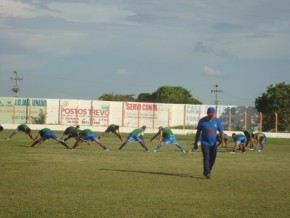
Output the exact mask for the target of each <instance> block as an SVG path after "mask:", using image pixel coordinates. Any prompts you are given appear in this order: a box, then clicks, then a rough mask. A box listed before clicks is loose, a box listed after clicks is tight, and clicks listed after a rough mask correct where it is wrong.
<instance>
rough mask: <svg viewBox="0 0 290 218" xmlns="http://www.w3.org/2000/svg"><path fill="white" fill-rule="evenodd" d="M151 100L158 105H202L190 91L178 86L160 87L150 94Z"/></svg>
mask: <svg viewBox="0 0 290 218" xmlns="http://www.w3.org/2000/svg"><path fill="white" fill-rule="evenodd" d="M152 100H153V101H154V102H159V103H175V104H202V102H200V101H199V100H197V99H195V98H193V97H192V95H191V94H190V91H188V90H187V89H185V88H182V87H180V86H162V87H160V88H159V89H157V90H156V91H155V92H153V93H152Z"/></svg>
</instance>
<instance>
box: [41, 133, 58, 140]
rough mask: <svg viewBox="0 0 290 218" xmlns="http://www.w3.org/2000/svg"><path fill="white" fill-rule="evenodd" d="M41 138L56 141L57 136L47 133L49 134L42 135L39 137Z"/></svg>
mask: <svg viewBox="0 0 290 218" xmlns="http://www.w3.org/2000/svg"><path fill="white" fill-rule="evenodd" d="M41 138H42V139H43V140H46V139H54V140H56V139H57V136H56V135H55V133H54V132H49V133H45V134H42V135H41Z"/></svg>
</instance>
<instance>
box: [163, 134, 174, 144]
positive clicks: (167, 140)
mask: <svg viewBox="0 0 290 218" xmlns="http://www.w3.org/2000/svg"><path fill="white" fill-rule="evenodd" d="M162 141H163V142H164V143H165V144H177V141H176V137H175V136H174V135H170V136H166V137H164V138H163V139H162Z"/></svg>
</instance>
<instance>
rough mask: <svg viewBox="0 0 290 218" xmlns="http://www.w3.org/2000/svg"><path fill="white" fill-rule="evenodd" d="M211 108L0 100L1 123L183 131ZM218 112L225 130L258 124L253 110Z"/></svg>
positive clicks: (222, 108) (222, 107) (221, 109)
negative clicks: (179, 129) (163, 128)
mask: <svg viewBox="0 0 290 218" xmlns="http://www.w3.org/2000/svg"><path fill="white" fill-rule="evenodd" d="M210 106H213V105H188V104H164V103H144V102H110V101H98V100H78V99H36V98H13V97H0V123H2V124H3V123H7V124H21V123H28V124H48V125H65V126H70V125H82V126H92V127H105V126H108V125H109V124H111V123H114V124H118V125H120V126H122V127H128V128H137V127H140V126H143V125H146V126H147V127H148V128H153V129H154V128H158V127H159V126H169V127H181V128H185V126H194V127H195V126H196V125H197V123H198V121H199V119H200V118H202V117H203V116H205V115H206V111H207V108H208V107H210ZM217 112H218V113H217V116H218V117H219V118H220V119H221V121H222V123H223V125H224V126H225V129H229V130H230V127H231V128H235V127H240V128H245V127H246V128H256V127H257V126H258V123H259V116H258V113H257V112H256V110H255V108H253V107H238V106H234V105H219V106H218V110H217Z"/></svg>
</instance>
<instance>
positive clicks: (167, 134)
mask: <svg viewBox="0 0 290 218" xmlns="http://www.w3.org/2000/svg"><path fill="white" fill-rule="evenodd" d="M158 135H159V143H158V145H157V147H156V148H155V150H154V152H157V151H158V150H159V149H160V148H161V147H162V146H163V145H164V144H174V145H176V146H177V147H178V149H179V150H180V151H182V152H183V153H186V152H185V150H184V149H183V147H182V146H181V145H180V144H179V143H178V142H177V140H176V137H175V135H174V134H173V132H172V130H171V129H169V128H168V127H163V126H160V127H159V128H158V132H157V133H156V134H155V135H154V136H153V137H152V138H151V140H150V142H152V141H153V140H154V139H155V138H156V137H157V136H158Z"/></svg>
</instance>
